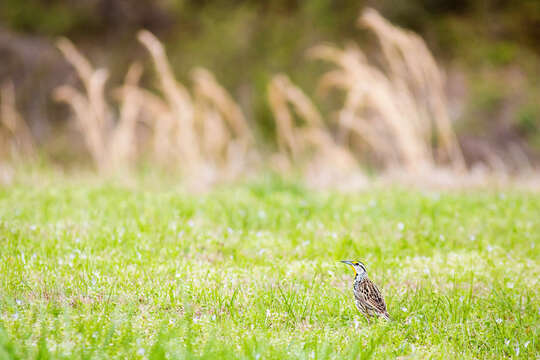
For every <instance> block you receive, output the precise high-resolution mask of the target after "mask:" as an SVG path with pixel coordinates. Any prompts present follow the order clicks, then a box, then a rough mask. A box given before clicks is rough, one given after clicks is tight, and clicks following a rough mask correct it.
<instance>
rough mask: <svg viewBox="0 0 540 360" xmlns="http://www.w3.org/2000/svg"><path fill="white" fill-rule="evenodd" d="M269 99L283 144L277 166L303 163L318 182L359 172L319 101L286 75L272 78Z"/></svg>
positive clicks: (342, 178) (279, 139) (319, 183)
mask: <svg viewBox="0 0 540 360" xmlns="http://www.w3.org/2000/svg"><path fill="white" fill-rule="evenodd" d="M268 102H269V104H270V109H271V110H272V113H273V114H274V117H275V120H276V130H277V131H276V135H277V143H278V147H279V154H278V156H275V157H274V166H275V167H277V168H278V169H280V170H285V171H288V170H290V169H291V168H292V167H293V166H300V167H301V168H304V170H305V171H306V179H308V181H309V182H311V183H316V184H314V185H328V184H329V183H335V180H336V179H338V178H339V179H340V181H344V176H347V177H350V175H351V174H356V172H355V171H354V170H355V169H356V168H357V164H356V161H355V159H354V157H353V156H352V155H351V154H350V152H349V151H348V150H347V149H346V148H343V147H341V146H339V145H338V144H336V143H335V141H334V139H333V138H332V136H331V134H330V132H329V131H328V129H327V127H326V125H325V123H324V121H323V118H322V116H321V114H320V113H319V111H318V110H317V108H316V107H315V105H314V104H313V103H312V102H311V100H310V99H309V97H308V96H306V94H304V93H303V92H302V90H301V89H300V88H299V87H297V86H296V85H294V84H293V83H292V82H291V81H290V79H289V78H288V77H287V76H286V75H284V74H278V75H275V76H274V77H273V78H272V80H271V81H270V83H269V84H268ZM289 105H290V106H289ZM291 110H292V111H291Z"/></svg>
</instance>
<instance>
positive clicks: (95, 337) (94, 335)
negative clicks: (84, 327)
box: [92, 331, 97, 339]
mask: <svg viewBox="0 0 540 360" xmlns="http://www.w3.org/2000/svg"><path fill="white" fill-rule="evenodd" d="M92 338H94V339H97V331H94V333H93V334H92Z"/></svg>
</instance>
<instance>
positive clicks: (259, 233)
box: [255, 231, 263, 238]
mask: <svg viewBox="0 0 540 360" xmlns="http://www.w3.org/2000/svg"><path fill="white" fill-rule="evenodd" d="M255 236H257V237H258V238H260V237H262V236H263V233H262V232H260V231H257V232H256V233H255Z"/></svg>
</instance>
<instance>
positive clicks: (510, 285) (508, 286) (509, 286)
mask: <svg viewBox="0 0 540 360" xmlns="http://www.w3.org/2000/svg"><path fill="white" fill-rule="evenodd" d="M506 287H507V288H509V289H513V288H514V283H513V282H509V283H508V284H506Z"/></svg>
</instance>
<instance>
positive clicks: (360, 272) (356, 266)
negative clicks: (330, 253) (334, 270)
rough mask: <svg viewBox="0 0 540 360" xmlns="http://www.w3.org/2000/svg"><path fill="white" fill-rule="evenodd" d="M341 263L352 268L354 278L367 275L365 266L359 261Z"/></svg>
mask: <svg viewBox="0 0 540 360" xmlns="http://www.w3.org/2000/svg"><path fill="white" fill-rule="evenodd" d="M341 262H342V263H344V264H347V265H350V266H351V267H352V268H353V270H354V273H355V275H356V276H361V277H364V276H366V275H367V270H366V266H365V265H364V264H362V263H361V262H360V261H349V260H341Z"/></svg>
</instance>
